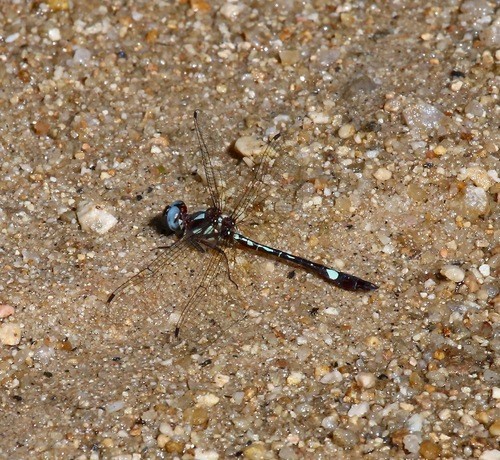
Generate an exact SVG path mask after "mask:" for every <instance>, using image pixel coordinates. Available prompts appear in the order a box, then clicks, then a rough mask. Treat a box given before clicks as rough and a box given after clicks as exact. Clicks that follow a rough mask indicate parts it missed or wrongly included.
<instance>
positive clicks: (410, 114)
mask: <svg viewBox="0 0 500 460" xmlns="http://www.w3.org/2000/svg"><path fill="white" fill-rule="evenodd" d="M403 117H404V119H405V122H406V124H407V125H408V126H409V127H410V128H411V129H415V130H417V131H421V132H424V133H427V132H430V131H432V130H434V129H436V128H437V127H438V126H439V124H440V123H441V120H442V119H443V118H444V114H443V112H441V111H440V110H438V109H437V108H436V107H434V106H433V105H431V104H427V103H426V102H417V103H415V104H413V105H410V106H408V107H407V108H405V109H404V110H403Z"/></svg>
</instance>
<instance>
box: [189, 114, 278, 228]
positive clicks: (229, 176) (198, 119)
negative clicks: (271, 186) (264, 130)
mask: <svg viewBox="0 0 500 460" xmlns="http://www.w3.org/2000/svg"><path fill="white" fill-rule="evenodd" d="M194 123H195V131H196V136H197V138H198V143H199V148H200V151H201V154H202V162H203V174H204V175H205V181H206V184H207V188H208V190H209V193H210V196H211V199H212V202H213V203H215V206H216V207H217V208H218V209H220V210H222V211H223V212H225V213H227V214H230V215H231V216H232V217H233V218H235V220H236V221H238V220H242V219H243V218H244V217H245V216H246V213H247V212H248V210H249V209H250V208H251V207H252V205H253V204H254V203H255V201H256V200H257V199H262V195H263V193H262V192H263V183H262V179H263V177H264V176H265V175H266V174H267V173H268V172H269V170H270V167H271V164H272V162H273V159H274V158H275V157H276V151H275V147H276V145H277V143H278V139H279V137H280V135H279V134H278V135H276V136H274V137H273V138H272V139H271V140H270V142H268V143H267V144H266V143H264V145H265V148H264V149H263V151H262V153H260V154H258V153H257V152H256V153H257V154H256V156H255V158H254V159H255V161H256V164H255V165H254V167H253V168H250V167H249V166H247V165H246V164H245V163H244V162H242V161H241V157H239V158H235V157H234V156H232V155H231V154H230V152H229V151H228V149H227V146H228V145H229V144H228V143H225V142H224V141H223V140H222V137H221V136H220V135H219V131H220V129H218V128H216V127H215V126H214V124H213V122H212V120H210V119H209V118H208V117H207V116H205V114H204V113H203V112H202V111H199V110H197V111H195V113H194Z"/></svg>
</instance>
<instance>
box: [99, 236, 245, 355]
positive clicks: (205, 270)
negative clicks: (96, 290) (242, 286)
mask: <svg viewBox="0 0 500 460" xmlns="http://www.w3.org/2000/svg"><path fill="white" fill-rule="evenodd" d="M193 243H195V244H196V243H198V244H199V242H198V241H196V242H193V241H190V239H189V238H183V239H181V240H179V241H178V242H176V243H175V244H173V245H172V246H169V247H168V248H160V249H159V250H160V251H161V252H160V254H159V255H158V256H157V257H156V258H155V259H154V260H153V261H152V262H151V263H149V264H148V265H147V266H146V267H144V268H143V269H142V270H141V271H140V272H138V273H137V274H136V275H135V276H133V277H131V278H130V279H129V280H127V281H126V282H125V283H123V284H122V285H121V286H120V287H118V288H117V289H116V290H115V291H114V292H113V293H112V294H111V295H110V297H109V299H108V302H109V303H110V307H109V308H110V310H111V313H112V315H113V316H115V317H116V318H117V320H116V321H117V322H118V323H119V324H118V325H117V327H118V328H120V327H122V328H125V330H126V332H123V334H124V335H129V334H131V333H132V331H133V330H134V329H136V330H138V331H139V330H142V332H141V337H144V336H146V337H147V335H149V334H151V336H150V338H149V339H150V340H152V339H153V337H154V338H158V336H162V337H163V336H165V335H166V337H167V341H168V342H173V343H174V344H178V343H180V342H181V341H182V342H184V343H185V345H186V346H187V347H188V349H189V350H192V349H196V350H202V349H204V348H206V347H207V346H209V345H210V344H212V343H214V342H215V341H216V340H217V339H218V338H220V336H222V335H223V334H224V333H225V331H227V330H228V329H229V328H230V327H231V326H232V325H233V324H235V323H237V322H239V321H241V319H243V318H244V316H245V308H244V307H243V303H242V301H241V299H240V296H239V293H238V290H237V288H236V286H235V285H234V284H233V283H232V282H231V280H230V278H229V276H228V264H227V261H226V257H225V254H224V253H223V252H222V250H217V249H210V248H206V250H205V251H199V250H196V249H195V248H194V244H193ZM198 247H200V246H198ZM203 247H204V246H203ZM118 318H127V321H121V322H120V321H119V319H118ZM145 318H146V319H145ZM144 321H147V322H149V323H150V325H151V326H150V327H149V328H144V326H143V325H142V323H144ZM127 322H128V323H129V324H126V323H127ZM141 340H142V339H141Z"/></svg>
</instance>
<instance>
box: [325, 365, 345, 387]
mask: <svg viewBox="0 0 500 460" xmlns="http://www.w3.org/2000/svg"><path fill="white" fill-rule="evenodd" d="M342 379H343V377H342V374H341V373H340V372H339V371H338V370H337V369H335V370H334V371H332V372H328V374H325V375H324V376H323V377H321V379H320V382H321V383H323V384H327V383H339V382H342Z"/></svg>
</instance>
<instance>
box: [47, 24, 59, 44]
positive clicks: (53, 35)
mask: <svg viewBox="0 0 500 460" xmlns="http://www.w3.org/2000/svg"><path fill="white" fill-rule="evenodd" d="M48 35H49V38H50V39H51V40H52V41H53V42H58V41H59V40H61V31H60V30H59V29H58V28H57V27H53V28H52V29H49V32H48Z"/></svg>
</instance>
